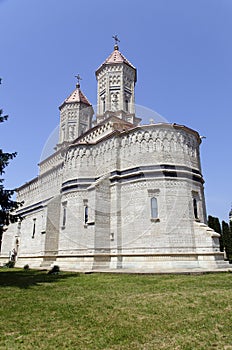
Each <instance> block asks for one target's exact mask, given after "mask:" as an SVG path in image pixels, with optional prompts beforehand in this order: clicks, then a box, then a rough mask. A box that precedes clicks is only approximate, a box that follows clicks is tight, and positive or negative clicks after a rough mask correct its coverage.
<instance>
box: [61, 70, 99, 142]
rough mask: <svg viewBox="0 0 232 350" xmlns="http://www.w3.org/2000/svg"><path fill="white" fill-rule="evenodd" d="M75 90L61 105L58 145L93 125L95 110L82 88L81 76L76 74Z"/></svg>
mask: <svg viewBox="0 0 232 350" xmlns="http://www.w3.org/2000/svg"><path fill="white" fill-rule="evenodd" d="M76 78H77V84H76V88H75V90H74V91H73V92H72V93H71V95H70V96H69V97H67V98H66V99H65V100H64V102H63V103H62V104H61V106H60V107H59V110H60V131H59V143H58V145H57V146H58V147H59V146H61V147H62V145H63V144H66V143H67V142H72V141H73V140H75V139H76V138H77V137H79V136H80V135H82V134H83V133H85V132H86V131H87V130H89V129H90V128H91V127H92V118H93V114H94V110H93V107H92V105H91V104H90V102H89V101H88V99H87V97H86V96H85V95H84V94H83V92H82V91H81V89H80V80H81V77H80V76H79V74H78V75H77V76H76Z"/></svg>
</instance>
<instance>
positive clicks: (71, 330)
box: [0, 269, 232, 350]
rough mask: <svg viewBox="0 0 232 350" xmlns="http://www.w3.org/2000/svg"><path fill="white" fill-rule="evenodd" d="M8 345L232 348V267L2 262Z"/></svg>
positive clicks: (3, 342)
mask: <svg viewBox="0 0 232 350" xmlns="http://www.w3.org/2000/svg"><path fill="white" fill-rule="evenodd" d="M0 291H1V306H0V349H46V350H47V349H77V350H79V349H120V350H121V349H122V350H125V349H133V350H136V349H139V350H141V349H146V350H147V349H172V350H173V349H186V350H187V349H194V350H199V349H202V350H203V349H204V350H205V349H228V350H229V349H232V274H231V273H220V274H207V275H116V274H88V275H84V274H75V273H60V274H59V275H48V274H47V273H46V272H44V271H33V270H29V271H24V270H19V269H0Z"/></svg>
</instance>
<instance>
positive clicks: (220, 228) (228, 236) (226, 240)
mask: <svg viewBox="0 0 232 350" xmlns="http://www.w3.org/2000/svg"><path fill="white" fill-rule="evenodd" d="M208 226H209V227H211V228H212V229H213V230H214V231H215V232H217V233H220V235H221V236H220V238H219V243H220V251H221V252H223V251H225V253H226V257H227V259H228V260H229V261H230V262H232V222H230V224H228V223H227V222H225V221H222V224H220V221H219V219H218V218H217V217H214V216H211V215H209V216H208Z"/></svg>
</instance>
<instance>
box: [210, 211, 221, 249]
mask: <svg viewBox="0 0 232 350" xmlns="http://www.w3.org/2000/svg"><path fill="white" fill-rule="evenodd" d="M208 226H209V227H210V228H212V229H213V230H214V231H215V232H217V233H219V234H220V237H219V244H220V251H221V252H223V251H224V239H223V235H222V229H221V224H220V221H219V219H218V218H217V217H214V216H211V215H209V216H208Z"/></svg>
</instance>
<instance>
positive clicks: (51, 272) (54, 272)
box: [48, 265, 60, 275]
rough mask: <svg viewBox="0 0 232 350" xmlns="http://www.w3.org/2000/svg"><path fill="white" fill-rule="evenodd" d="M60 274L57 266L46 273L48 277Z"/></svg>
mask: <svg viewBox="0 0 232 350" xmlns="http://www.w3.org/2000/svg"><path fill="white" fill-rule="evenodd" d="M59 272H60V267H59V266H58V265H54V266H53V268H52V269H51V270H50V271H48V274H49V275H57V274H58V273H59Z"/></svg>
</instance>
